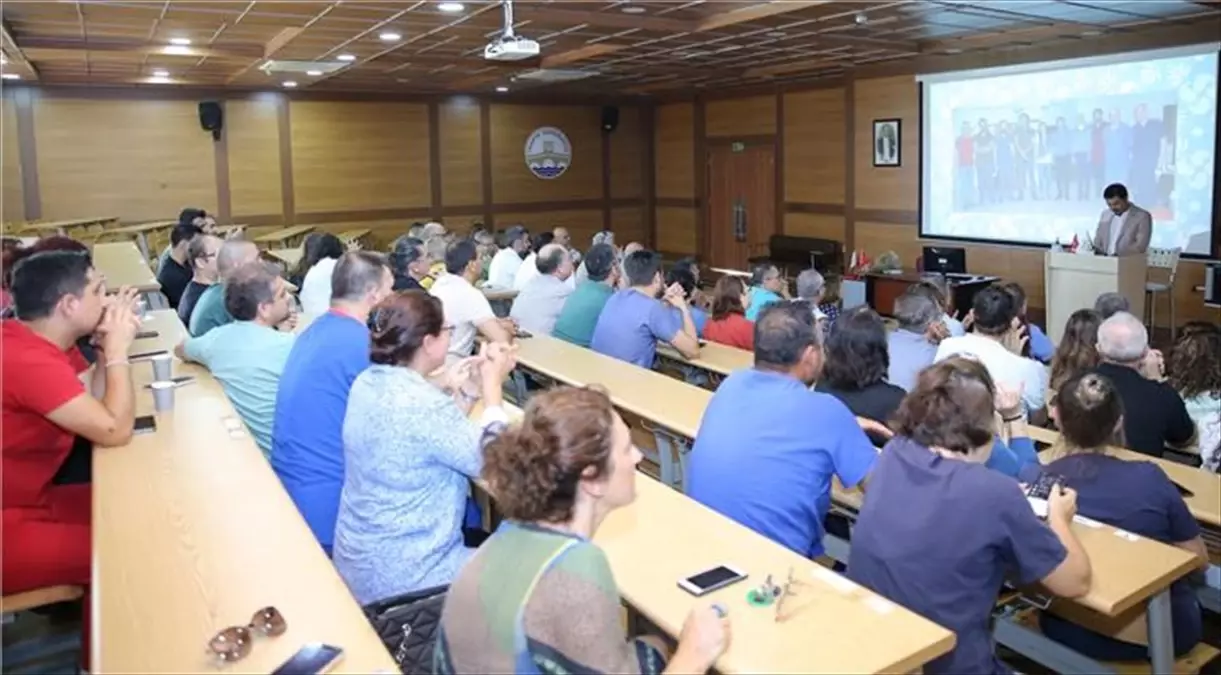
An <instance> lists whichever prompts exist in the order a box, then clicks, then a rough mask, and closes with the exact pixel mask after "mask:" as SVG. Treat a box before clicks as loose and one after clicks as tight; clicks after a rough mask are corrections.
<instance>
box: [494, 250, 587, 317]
mask: <svg viewBox="0 0 1221 675" xmlns="http://www.w3.org/2000/svg"><path fill="white" fill-rule="evenodd" d="M535 264H536V265H537V266H538V271H539V274H538V276H536V277H534V278H533V279H532V280H531V281H530V282H529V283H527V284H526V287H525V288H523V289H522V290H521V293H518V294H517V298H516V299H514V300H513V310H512V311H511V312H509V316H510V317H512V318H513V319H516V320H517V325H519V326H521V327H522V328H523V329H525V330H527V331H529V332H531V333H534V334H536V335H551V331H552V330H554V329H555V322H556V320H557V319H559V317H560V311H561V310H562V309H564V301H565V300H567V299H568V296H569V295H572V292H573V288H572V286H570V285H569V284H568V280H569V279H571V278H572V272H573V268H572V258H571V257H570V256H569V255H568V250H567V249H566V248H564V247H563V246H562V245H560V244H556V243H553V244H548V245H546V246H544V247H543V248H542V250H540V251H539V252H538V258H537V262H536V263H535Z"/></svg>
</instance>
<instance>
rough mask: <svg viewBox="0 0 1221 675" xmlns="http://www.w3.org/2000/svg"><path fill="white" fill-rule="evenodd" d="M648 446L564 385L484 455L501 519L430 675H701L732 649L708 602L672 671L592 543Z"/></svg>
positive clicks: (603, 403)
mask: <svg viewBox="0 0 1221 675" xmlns="http://www.w3.org/2000/svg"><path fill="white" fill-rule="evenodd" d="M640 459H641V454H640V450H639V449H637V448H636V447H635V446H634V445H633V444H632V438H631V434H630V433H629V432H628V428H627V425H625V424H624V423H623V420H622V419H621V418H620V417H619V415H618V414H617V413H616V412H615V409H614V407H613V406H612V405H611V401H610V398H609V397H608V396H607V395H606V394H605V393H603V392H601V391H598V390H594V389H576V388H571V387H560V388H557V389H552V390H550V391H547V392H544V393H541V394H536V395H535V396H534V397H533V398H531V399H530V405H529V406H528V407H527V408H526V412H525V418H524V419H523V421H522V423H521V424H520V425H519V426H516V427H513V428H511V429H509V430H506V431H505V432H503V433H501V434H500V435H499V436H498V437H497V438H496V439H495V440H493V441H491V442H490V443H489V444H488V445H487V447H486V448H485V449H484V465H483V477H484V479H485V480H486V481H487V483H488V487H489V491H490V492H491V493H492V494H493V495H495V498H496V504H497V506H499V507H500V509H501V510H502V511H503V513H504V517H505V520H504V521H503V522H502V523H501V525H500V527H499V528H497V530H496V533H495V534H493V535H492V537H491V538H490V539H488V540H487V541H486V542H484V544H483V546H481V547H480V548H479V550H478V551H477V552H476V553H475V555H474V557H472V558H471V560H470V562H469V563H467V565H466V567H465V568H463V569H462V572H461V573H460V574H459V575H458V578H457V579H455V580H454V583H453V585H452V586H451V587H450V590H449V595H448V597H447V598H446V601H445V610H444V612H443V613H442V615H441V630H440V631H438V638H437V652H436V658H435V661H434V672H436V673H442V674H445V675H448V674H450V673H508V672H517V673H543V672H547V673H555V672H560V673H575V672H599V673H658V672H663V669H664V672H676V673H702V672H705V671H706V670H708V669H709V668H710V667H711V666H712V664H713V662H714V661H715V660H716V658H717V657H718V656H720V655H721V653H722V652H724V651H725V648H726V647H727V646H728V643H729V624H728V621H727V620H726V619H724V618H723V617H721V616H720V615H719V614H718V613H717V612H716V610H714V609H713V608H712V607H710V606H702V607H697V608H695V609H694V610H692V612H691V614H689V615H688V617H687V621H686V623H685V624H684V625H683V630H682V634H681V635H680V636H679V639H678V649H677V650H676V651H675V652H674V655H673V657H672V658H670V659H669V664H668V666H667V663H666V655H665V653H664V650H663V649H661V643H660V641H658V640H656V639H655V638H649V637H646V638H639V639H636V640H628V639H627V636H626V634H625V633H624V630H623V624H622V623H621V622H620V620H619V609H620V601H619V592H618V590H617V589H616V587H615V579H614V577H613V575H612V574H611V570H610V564H609V562H608V561H607V559H606V554H604V553H603V552H602V549H600V548H598V546H597V545H596V544H594V543H593V542H592V541H591V540H592V538H593V536H594V533H595V532H597V530H598V526H599V525H601V524H602V521H603V519H605V518H606V516H607V514H609V513H610V512H611V511H614V510H615V509H617V508H621V507H623V506H627V505H628V504H630V503H631V502H632V500H633V499H635V497H636V487H635V485H636V484H635V480H636V465H637V464H638V463H640Z"/></svg>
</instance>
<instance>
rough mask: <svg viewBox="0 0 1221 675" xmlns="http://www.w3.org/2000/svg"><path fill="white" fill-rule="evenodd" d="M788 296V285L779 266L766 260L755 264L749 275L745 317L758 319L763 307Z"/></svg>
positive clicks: (752, 319)
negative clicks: (748, 294) (748, 293)
mask: <svg viewBox="0 0 1221 675" xmlns="http://www.w3.org/2000/svg"><path fill="white" fill-rule="evenodd" d="M788 296H789V289H788V285H787V284H785V282H784V279H783V278H781V276H780V268H778V267H776V266H775V265H773V264H771V263H767V262H765V263H759V264H758V265H755V268H754V270H753V271H752V273H751V277H750V306H749V307H747V308H746V318H747V319H750V320H751V321H754V320H756V319H758V318H759V313H760V312H762V311H763V308H764V307H767V306H768V305H770V304H772V303H774V302H780V301H781V300H784V299H786V298H788Z"/></svg>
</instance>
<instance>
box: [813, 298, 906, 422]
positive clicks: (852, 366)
mask: <svg viewBox="0 0 1221 675" xmlns="http://www.w3.org/2000/svg"><path fill="white" fill-rule="evenodd" d="M798 283H799V284H800V280H798ZM824 360H825V363H826V365H824V366H823V372H822V377H820V378H819V379H818V386H817V387H816V391H820V392H822V393H824V394H830V395H832V396H834V397H835V398H838V399H839V400H840V401H842V402H843V403H844V405H846V406H848V409H849V410H851V411H852V414H853V415H856V416H858V417H864V418H866V419H871V420H876V421H878V422H882V423H883V424H885V423H886V422H887V421H888V420H889V419H890V417H891V416H892V415H893V414H894V412H895V411H896V410H898V409H899V402H900V401H902V400H903V397H904V396H905V395H906V394H907V392H906V391H904V390H903V389H902V388H901V387H896V386H895V385H893V384H890V383H889V382H887V381H886V373H887V371H888V370H889V369H890V356H889V354H888V352H887V348H886V326H885V325H884V324H883V323H882V317H880V316H878V314H877V312H875V311H873V310H872V309H870V308H869V307H867V306H861V307H853V308H852V309H850V310H848V311H846V312H844V313H843V314H841V315H840V317H839V320H838V321H836V322H835V327H834V328H832V329H831V332H830V334H828V335H827V345H826V356H825V359H824Z"/></svg>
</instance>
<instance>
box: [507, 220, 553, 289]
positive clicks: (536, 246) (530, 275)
mask: <svg viewBox="0 0 1221 675" xmlns="http://www.w3.org/2000/svg"><path fill="white" fill-rule="evenodd" d="M554 239H555V235H554V234H552V233H550V232H539V233H538V234H536V235H534V236H533V237H531V239H530V253H528V254H526V257H525V259H524V260H522V261H521V265H520V266H519V267H518V268H517V274H515V275H513V290H515V291H520V290H522V289H523V288H525V287H526V284H528V283H530V281H531V280H532V279H534V278H535V277H537V276H538V275H539V271H538V253H539V251H542V250H543V247H544V246H547V245H548V244H550V243H551V242H552V240H554Z"/></svg>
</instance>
